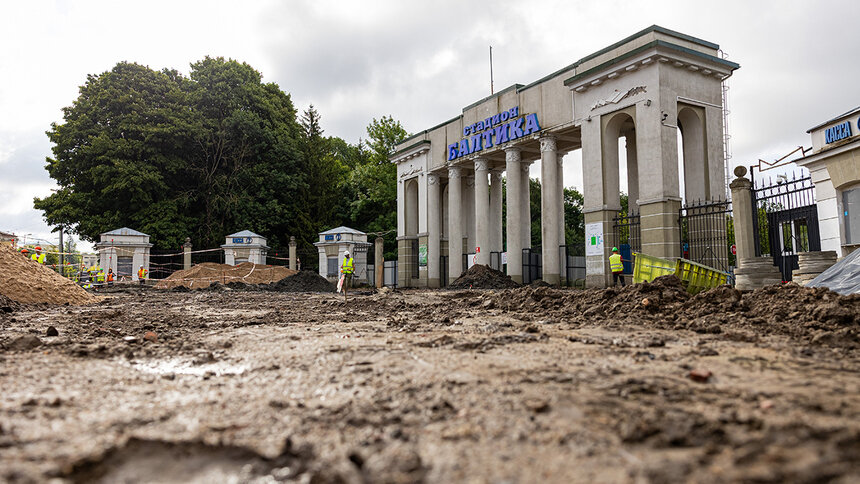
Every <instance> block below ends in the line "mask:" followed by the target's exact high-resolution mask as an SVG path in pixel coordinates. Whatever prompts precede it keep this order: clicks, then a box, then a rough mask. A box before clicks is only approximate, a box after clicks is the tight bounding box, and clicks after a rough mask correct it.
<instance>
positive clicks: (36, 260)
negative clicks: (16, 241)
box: [30, 252, 39, 262]
mask: <svg viewBox="0 0 860 484" xmlns="http://www.w3.org/2000/svg"><path fill="white" fill-rule="evenodd" d="M30 260H31V261H34V262H38V261H39V254H36V253H35V252H34V253H33V255H31V256H30Z"/></svg>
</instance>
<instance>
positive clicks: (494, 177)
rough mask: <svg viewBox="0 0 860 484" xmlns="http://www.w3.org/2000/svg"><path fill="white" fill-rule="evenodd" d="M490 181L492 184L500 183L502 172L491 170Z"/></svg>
mask: <svg viewBox="0 0 860 484" xmlns="http://www.w3.org/2000/svg"><path fill="white" fill-rule="evenodd" d="M490 181H491V182H493V183H497V182H501V181H502V170H491V171H490Z"/></svg>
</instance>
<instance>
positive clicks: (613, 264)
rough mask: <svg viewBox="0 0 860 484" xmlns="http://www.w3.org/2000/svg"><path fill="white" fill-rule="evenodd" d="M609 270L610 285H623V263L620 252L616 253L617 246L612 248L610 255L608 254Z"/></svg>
mask: <svg viewBox="0 0 860 484" xmlns="http://www.w3.org/2000/svg"><path fill="white" fill-rule="evenodd" d="M609 270H611V271H612V285H613V286H615V285H617V284H618V281H621V285H622V286H623V285H624V274H623V273H624V264H623V263H622V262H621V254H619V253H618V247H613V248H612V255H610V256H609Z"/></svg>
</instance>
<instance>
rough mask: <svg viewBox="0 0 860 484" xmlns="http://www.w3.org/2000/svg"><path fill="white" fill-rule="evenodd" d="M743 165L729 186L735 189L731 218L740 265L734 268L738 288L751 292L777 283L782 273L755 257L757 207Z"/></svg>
mask: <svg viewBox="0 0 860 484" xmlns="http://www.w3.org/2000/svg"><path fill="white" fill-rule="evenodd" d="M746 174H747V169H746V167H744V166H738V167H736V168H735V176H736V177H737V178H735V179H734V180H733V181H732V183H731V184H730V185H729V188H731V190H732V219H733V223H734V227H735V247H736V248H737V264H738V267H737V269H735V287H737V288H738V289H741V290H752V289H756V288H759V287H763V286H765V285H768V284H778V283H780V282H781V281H782V274H780V272H779V270H778V269H777V268H776V267H775V266H774V265H773V261H772V260H771V259H770V258H766V257H756V244H757V243H758V233H757V232H756V230H755V226H754V225H753V221H754V220H755V217H757V216H758V213H757V212H758V207H756V206H754V204H753V201H752V196H751V190H752V182H751V181H750V180H749V179H747V178H746V177H745V176H744V175H746Z"/></svg>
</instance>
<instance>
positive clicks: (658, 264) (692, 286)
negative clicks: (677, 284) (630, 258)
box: [633, 252, 729, 294]
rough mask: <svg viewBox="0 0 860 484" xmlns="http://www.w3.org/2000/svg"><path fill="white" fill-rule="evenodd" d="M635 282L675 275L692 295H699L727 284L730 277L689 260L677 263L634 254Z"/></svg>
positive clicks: (681, 260)
mask: <svg viewBox="0 0 860 484" xmlns="http://www.w3.org/2000/svg"><path fill="white" fill-rule="evenodd" d="M633 255H634V257H635V259H634V263H633V282H634V283H638V282H651V281H653V280H654V279H656V278H658V277H660V276H665V275H667V274H675V275H676V276H678V279H681V282H682V283H683V284H684V287H686V288H687V291H689V292H690V294H697V293H699V292H701V291H704V290H705V289H711V288H713V287H717V286H719V285H722V284H726V282H727V281H728V278H729V275H728V274H726V273H725V272H721V271H718V270H716V269H714V268H712V267H708V266H706V265H702V264H699V263H697V262H693V261H691V260H687V259H678V260H677V261H675V262H672V261H670V260H666V259H661V258H659V257H652V256H650V255H645V254H639V253H636V252H634V253H633Z"/></svg>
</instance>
